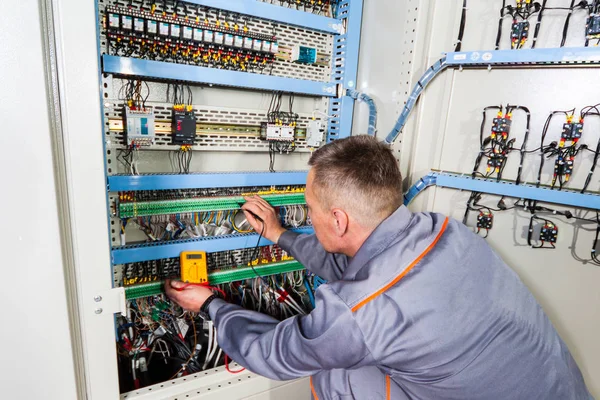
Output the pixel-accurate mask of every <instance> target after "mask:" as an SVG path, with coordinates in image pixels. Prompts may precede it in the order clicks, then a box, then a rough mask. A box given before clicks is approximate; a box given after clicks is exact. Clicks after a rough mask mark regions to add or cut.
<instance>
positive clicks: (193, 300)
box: [165, 279, 213, 312]
mask: <svg viewBox="0 0 600 400" xmlns="http://www.w3.org/2000/svg"><path fill="white" fill-rule="evenodd" d="M185 285H186V283H184V282H181V281H172V280H170V279H167V280H166V281H165V292H166V293H167V296H169V297H170V298H171V300H173V301H174V302H175V303H177V304H179V305H180V306H181V308H183V309H184V310H188V311H192V312H198V311H200V307H202V305H203V304H204V302H205V301H206V299H208V298H209V297H210V296H211V295H212V294H213V292H212V290H210V289H209V288H207V287H203V286H197V285H190V286H187V287H186V286H185ZM181 288H183V289H181ZM177 289H181V290H177Z"/></svg>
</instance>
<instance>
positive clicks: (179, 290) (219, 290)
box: [175, 283, 227, 299]
mask: <svg viewBox="0 0 600 400" xmlns="http://www.w3.org/2000/svg"><path fill="white" fill-rule="evenodd" d="M190 286H202V287H205V288H208V289H210V290H215V291H217V292H219V293H220V294H221V295H222V296H223V298H224V299H227V295H226V294H225V292H224V291H223V290H222V289H220V288H218V287H216V286H210V285H209V284H208V283H186V284H185V285H183V286H181V287H178V288H175V290H177V291H178V292H181V291H182V290H184V289H185V288H187V287H190Z"/></svg>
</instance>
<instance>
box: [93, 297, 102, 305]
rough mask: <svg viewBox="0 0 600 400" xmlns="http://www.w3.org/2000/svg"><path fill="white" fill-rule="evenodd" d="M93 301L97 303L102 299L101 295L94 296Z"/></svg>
mask: <svg viewBox="0 0 600 400" xmlns="http://www.w3.org/2000/svg"><path fill="white" fill-rule="evenodd" d="M94 301H95V302H96V303H98V302H100V301H102V296H94Z"/></svg>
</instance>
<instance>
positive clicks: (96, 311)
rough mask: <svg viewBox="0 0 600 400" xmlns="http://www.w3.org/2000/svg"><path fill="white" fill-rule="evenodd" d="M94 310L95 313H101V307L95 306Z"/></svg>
mask: <svg viewBox="0 0 600 400" xmlns="http://www.w3.org/2000/svg"><path fill="white" fill-rule="evenodd" d="M94 312H95V313H96V314H102V309H101V308H96V309H95V310H94Z"/></svg>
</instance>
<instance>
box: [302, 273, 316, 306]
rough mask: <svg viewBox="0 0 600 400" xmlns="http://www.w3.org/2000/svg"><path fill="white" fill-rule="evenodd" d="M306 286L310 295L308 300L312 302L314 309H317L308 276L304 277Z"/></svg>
mask: <svg viewBox="0 0 600 400" xmlns="http://www.w3.org/2000/svg"><path fill="white" fill-rule="evenodd" d="M304 286H305V287H306V292H307V293H308V299H309V300H310V304H311V305H312V307H313V308H315V296H314V295H313V292H312V288H311V287H310V284H309V283H308V281H307V280H306V276H304Z"/></svg>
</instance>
